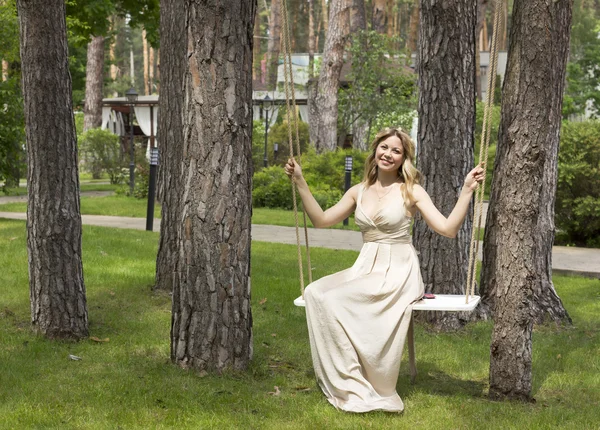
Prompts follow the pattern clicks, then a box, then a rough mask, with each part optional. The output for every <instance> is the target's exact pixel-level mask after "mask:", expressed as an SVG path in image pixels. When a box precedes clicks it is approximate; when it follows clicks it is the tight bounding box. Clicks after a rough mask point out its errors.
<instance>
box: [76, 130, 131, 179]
mask: <svg viewBox="0 0 600 430" xmlns="http://www.w3.org/2000/svg"><path fill="white" fill-rule="evenodd" d="M79 147H80V150H81V154H80V156H81V160H82V161H83V168H84V169H85V170H86V171H88V172H90V173H91V174H92V178H94V179H99V178H100V177H101V175H102V173H103V172H106V173H107V174H108V176H109V178H110V183H111V184H118V183H119V181H120V179H121V177H122V175H121V168H122V167H123V165H122V162H121V146H120V144H119V136H117V135H115V134H112V133H111V132H110V131H108V130H101V129H99V128H95V129H91V130H88V131H86V132H85V133H83V134H82V135H81V136H80V138H79Z"/></svg>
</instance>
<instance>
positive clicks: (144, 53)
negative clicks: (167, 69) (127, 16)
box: [142, 30, 150, 95]
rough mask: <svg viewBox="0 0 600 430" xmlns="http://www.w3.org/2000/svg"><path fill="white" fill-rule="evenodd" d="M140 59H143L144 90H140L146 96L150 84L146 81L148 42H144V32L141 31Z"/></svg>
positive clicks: (148, 92)
mask: <svg viewBox="0 0 600 430" xmlns="http://www.w3.org/2000/svg"><path fill="white" fill-rule="evenodd" d="M142 57H143V59H144V88H142V91H143V92H144V94H145V95H148V94H150V84H149V80H148V75H149V73H148V69H149V67H150V66H149V62H148V41H147V40H146V30H142Z"/></svg>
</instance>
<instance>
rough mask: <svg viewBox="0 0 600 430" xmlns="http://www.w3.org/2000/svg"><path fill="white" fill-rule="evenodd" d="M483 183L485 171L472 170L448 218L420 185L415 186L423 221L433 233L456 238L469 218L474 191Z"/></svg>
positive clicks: (415, 196) (414, 194) (415, 194)
mask: <svg viewBox="0 0 600 430" xmlns="http://www.w3.org/2000/svg"><path fill="white" fill-rule="evenodd" d="M481 181H483V169H482V168H481V167H480V166H477V167H475V168H474V169H473V170H471V171H470V172H469V174H468V175H467V177H466V178H465V184H464V185H463V187H462V190H461V191H460V196H459V197H458V201H457V202H456V205H454V209H452V212H451V213H450V215H449V216H448V218H446V217H445V216H444V215H442V214H441V213H440V211H438V210H437V208H436V207H435V205H434V204H433V202H432V201H431V198H430V197H429V194H427V192H426V191H425V190H424V189H423V187H421V186H420V185H415V187H414V189H413V198H414V200H415V206H416V207H417V209H418V210H419V212H421V215H422V216H423V219H424V220H425V222H426V223H427V225H428V226H429V227H431V228H432V229H433V231H435V232H436V233H439V234H441V235H442V236H446V237H456V235H457V234H458V230H459V229H460V226H461V225H462V223H463V221H464V220H465V217H466V216H467V212H468V210H469V203H470V201H471V197H472V196H473V191H475V189H477V186H478V184H479V183H481Z"/></svg>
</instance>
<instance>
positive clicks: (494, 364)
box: [482, 0, 572, 401]
mask: <svg viewBox="0 0 600 430" xmlns="http://www.w3.org/2000/svg"><path fill="white" fill-rule="evenodd" d="M571 12H572V2H570V1H562V2H552V3H548V2H547V1H545V0H515V3H514V9H513V21H512V25H511V35H510V47H509V52H508V64H507V69H506V75H505V80H504V88H503V93H502V121H501V124H500V132H499V138H498V149H497V155H496V163H495V166H494V180H493V183H492V192H491V199H490V208H489V210H488V216H487V221H486V229H485V242H484V243H485V245H484V260H483V270H482V290H483V294H482V295H483V299H484V305H487V308H488V309H489V310H491V311H492V312H493V317H494V330H493V334H492V345H491V356H490V397H492V398H513V399H520V400H526V401H527V400H530V399H531V384H532V370H531V365H532V344H531V336H532V329H533V324H534V322H535V321H536V320H540V319H542V318H540V317H541V316H542V315H548V316H550V318H552V319H554V320H556V321H565V320H567V318H568V316H567V314H566V311H564V309H563V308H562V303H560V299H558V296H556V293H555V291H554V288H553V287H552V281H551V279H552V278H551V252H552V241H553V236H554V224H553V221H552V213H553V208H554V192H555V188H556V160H557V156H558V140H559V133H560V124H561V121H560V117H561V107H562V96H563V89H564V80H565V68H566V62H567V56H568V47H569V37H570V30H569V29H570V22H571Z"/></svg>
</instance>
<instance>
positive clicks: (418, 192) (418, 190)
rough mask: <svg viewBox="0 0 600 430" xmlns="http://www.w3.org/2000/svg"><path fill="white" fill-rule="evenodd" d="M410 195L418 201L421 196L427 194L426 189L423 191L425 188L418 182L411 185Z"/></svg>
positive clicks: (423, 196)
mask: <svg viewBox="0 0 600 430" xmlns="http://www.w3.org/2000/svg"><path fill="white" fill-rule="evenodd" d="M412 195H413V198H414V199H415V202H418V201H419V200H422V199H423V198H425V197H427V196H428V194H427V191H425V188H423V187H422V186H421V185H419V184H415V185H413V190H412Z"/></svg>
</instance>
